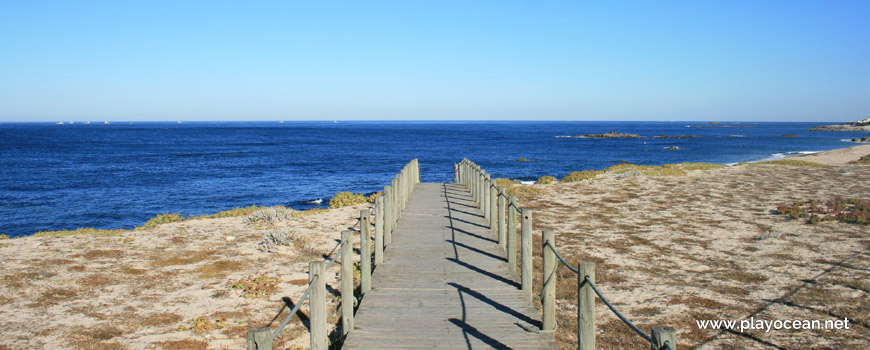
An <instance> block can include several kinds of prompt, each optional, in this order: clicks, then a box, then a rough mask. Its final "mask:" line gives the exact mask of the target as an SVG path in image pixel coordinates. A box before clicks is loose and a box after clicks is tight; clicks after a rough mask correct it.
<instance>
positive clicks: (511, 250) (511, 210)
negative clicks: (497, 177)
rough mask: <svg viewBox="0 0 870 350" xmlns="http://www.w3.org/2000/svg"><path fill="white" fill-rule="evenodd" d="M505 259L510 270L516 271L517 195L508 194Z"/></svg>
mask: <svg viewBox="0 0 870 350" xmlns="http://www.w3.org/2000/svg"><path fill="white" fill-rule="evenodd" d="M507 260H508V265H510V267H511V272H513V273H517V197H515V196H510V199H509V203H508V222H507Z"/></svg>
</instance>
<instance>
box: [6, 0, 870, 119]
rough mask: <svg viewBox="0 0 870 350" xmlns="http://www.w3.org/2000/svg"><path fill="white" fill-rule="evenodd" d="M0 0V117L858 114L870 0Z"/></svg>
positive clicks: (869, 92)
mask: <svg viewBox="0 0 870 350" xmlns="http://www.w3.org/2000/svg"><path fill="white" fill-rule="evenodd" d="M288 3H290V1H275V2H268V1H250V2H243V1H201V2H192V1H188V2H185V1H154V0H151V1H105V2H102V1H56V2H55V1H3V2H2V3H0V121H69V120H92V121H102V120H115V121H122V120H123V121H126V120H135V121H158V120H172V121H174V120H282V119H283V120H334V119H339V120H395V119H400V120H412V119H413V120H419V119H426V120H432V119H445V120H453V119H458V120H517V119H519V120H723V121H727V120H743V121H792V120H795V121H848V120H855V119H858V118H864V117H870V1H866V0H861V1H839V0H835V1H772V0H752V1H733V0H731V1H697V0H695V1H637V2H633V1H565V2H562V1H456V2H453V1H432V2H428V1H425V2H424V1H395V2H369V1H353V2H338V1H304V2H293V3H292V4H288Z"/></svg>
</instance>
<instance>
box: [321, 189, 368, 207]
mask: <svg viewBox="0 0 870 350" xmlns="http://www.w3.org/2000/svg"><path fill="white" fill-rule="evenodd" d="M366 202H368V199H367V198H366V196H365V195H364V194H362V193H353V192H339V193H336V194H335V196H333V197H332V198H331V199H330V200H329V207H330V208H332V209H335V208H341V207H347V206H351V205H357V204H363V203H366Z"/></svg>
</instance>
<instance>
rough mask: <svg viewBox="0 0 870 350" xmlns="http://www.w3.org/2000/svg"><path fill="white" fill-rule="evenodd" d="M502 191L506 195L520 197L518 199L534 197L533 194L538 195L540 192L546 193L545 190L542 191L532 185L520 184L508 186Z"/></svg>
mask: <svg viewBox="0 0 870 350" xmlns="http://www.w3.org/2000/svg"><path fill="white" fill-rule="evenodd" d="M504 192H505V194H507V195H508V196H517V198H520V199H522V198H529V197H534V196H538V195H542V194H544V193H546V191H544V190H543V189H541V188H537V187H532V186H522V185H517V186H513V187H510V188H508V189H506V190H505V191H504Z"/></svg>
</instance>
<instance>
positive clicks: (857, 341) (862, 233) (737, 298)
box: [520, 146, 870, 349]
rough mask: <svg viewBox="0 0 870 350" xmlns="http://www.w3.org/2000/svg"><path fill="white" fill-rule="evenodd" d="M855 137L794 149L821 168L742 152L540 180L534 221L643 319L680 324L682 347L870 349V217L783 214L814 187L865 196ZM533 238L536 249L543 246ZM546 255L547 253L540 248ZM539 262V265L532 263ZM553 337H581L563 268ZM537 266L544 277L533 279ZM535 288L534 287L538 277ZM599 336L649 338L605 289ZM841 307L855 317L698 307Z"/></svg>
mask: <svg viewBox="0 0 870 350" xmlns="http://www.w3.org/2000/svg"><path fill="white" fill-rule="evenodd" d="M867 154H870V146H857V147H852V148H848V149H839V150H833V151H829V152H822V153H818V154H813V155H810V156H805V157H800V158H799V159H800V160H807V161H814V162H819V163H823V164H830V165H828V166H824V167H810V166H782V165H774V164H766V165H758V164H756V165H748V166H747V165H741V166H735V167H729V168H724V169H714V170H695V171H690V172H689V173H688V175H686V176H644V175H641V176H628V177H626V176H625V175H622V176H620V175H616V174H604V175H599V176H598V177H596V178H595V179H593V180H589V181H580V182H573V183H564V184H553V185H535V186H534V187H537V188H540V189H541V190H543V191H545V192H544V193H543V194H541V195H536V196H534V197H532V198H527V199H524V200H522V202H521V203H520V206H521V207H526V208H532V209H534V210H535V213H534V218H535V229H536V230H540V229H553V230H555V231H556V235H557V236H556V239H557V246H558V247H559V251H560V254H562V255H563V256H565V257H566V259H567V260H568V261H569V262H572V263H575V262H578V261H594V262H596V263H597V269H596V273H597V274H598V276H597V280H598V283H597V284H598V285H599V287H600V289H601V290H602V292H603V293H605V294H606V295H607V296H608V298H609V299H610V301H611V302H613V303H614V304H615V306H616V307H617V308H618V309H619V310H620V311H621V312H623V313H624V314H625V315H626V316H627V317H628V318H629V319H631V320H634V321H635V322H636V323H637V324H638V325H639V326H640V327H641V328H642V329H644V330H646V331H647V332H648V331H649V329H650V327H651V326H653V325H665V326H671V327H675V328H677V330H678V338H679V345H680V348H697V349H769V348H782V349H797V348H804V347H803V345H806V344H812V345H813V347H812V348H814V349H859V348H864V349H866V348H870V320H868V318H867V317H868V315H870V282H868V281H870V227H868V226H866V225H856V224H849V223H843V222H836V221H831V222H823V223H820V224H814V225H810V224H807V223H804V221H803V220H791V219H788V218H786V217H784V216H783V215H776V214H775V209H776V208H777V206H778V205H782V204H790V203H794V202H797V201H804V200H810V199H821V200H826V199H833V198H837V197H840V198H859V199H864V200H867V199H868V198H870V165H853V164H847V163H848V161H851V160H855V159H858V158H859V157H861V156H865V155H867ZM539 246H540V238H539V237H536V242H535V256H536V257H539V256H540V252H539V251H540V248H539ZM536 264H540V258H537V259H536ZM537 269H538V267H536V270H537ZM558 279H559V283H558V287H557V299H558V300H557V305H558V308H557V310H558V311H557V314H558V322H559V323H560V328H559V330H558V332H557V339H558V340H559V342H560V346H561V348H562V349H573V348H574V347H575V346H576V345H575V341H576V296H577V292H576V283H577V282H576V281H577V280H576V277H574V276H573V274H572V273H571V272H569V271H568V270H567V269H565V268H561V269H560V270H559V274H558ZM539 284H540V276H537V277H536V285H539ZM538 288H540V287H538ZM597 307H598V310H599V312H598V313H597V322H598V344H599V348H600V349H648V348H649V345H644V341H643V339H642V338H640V337H639V336H637V335H635V334H634V333H632V332H631V331H630V330H629V329H628V328H627V327H626V326H624V325H623V324H622V323H621V321H619V320H618V319H617V318H616V317H615V316H614V315H613V314H612V313H610V312H609V311H608V310H606V307H605V306H604V305H603V304H601V303H600V302H599V303H598V305H597ZM750 317H754V318H755V319H764V320H770V321H773V320H778V319H779V320H781V319H801V320H804V319H806V320H821V321H822V322H824V320H835V319H840V320H842V319H843V318H849V319H850V320H851V322H852V323H851V324H852V329H850V330H791V331H788V330H779V331H777V330H773V331H770V332H765V331H755V330H753V331H745V332H743V333H735V332H726V331H722V330H701V329H699V327H698V326H697V325H696V322H695V320H703V319H736V320H741V319H748V318H750Z"/></svg>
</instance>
